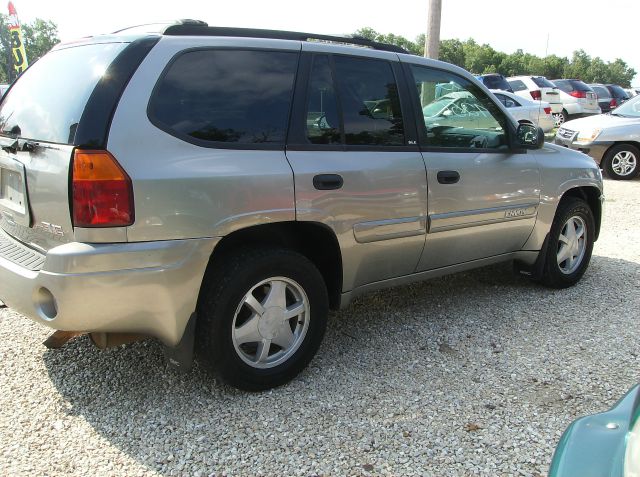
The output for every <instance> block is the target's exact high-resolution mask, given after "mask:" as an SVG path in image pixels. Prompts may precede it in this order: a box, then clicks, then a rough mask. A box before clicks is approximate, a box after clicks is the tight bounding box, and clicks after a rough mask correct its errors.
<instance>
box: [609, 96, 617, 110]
mask: <svg viewBox="0 0 640 477" xmlns="http://www.w3.org/2000/svg"><path fill="white" fill-rule="evenodd" d="M609 106H610V107H612V108H617V107H618V101H617V100H616V98H612V99H611V101H609Z"/></svg>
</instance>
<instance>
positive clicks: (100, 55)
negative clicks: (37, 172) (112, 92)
mask: <svg viewBox="0 0 640 477" xmlns="http://www.w3.org/2000/svg"><path fill="white" fill-rule="evenodd" d="M127 45H128V43H108V44H104V43H102V44H92V45H83V46H76V47H72V48H65V49H60V50H55V51H52V52H50V53H49V54H47V55H45V56H44V57H42V58H41V59H39V60H38V61H37V62H36V63H34V64H33V65H31V67H30V68H29V69H27V71H25V72H24V73H23V74H22V76H20V78H18V80H17V81H16V83H15V84H14V86H13V88H11V90H9V92H8V93H7V95H6V96H5V97H4V98H3V100H2V104H1V105H0V134H3V135H7V136H12V137H14V136H19V137H22V138H26V139H34V140H38V141H44V142H53V143H59V144H73V140H74V137H75V132H76V129H77V127H78V122H79V121H80V117H81V116H82V112H83V111H84V108H85V106H86V103H87V100H88V99H89V96H90V95H91V92H92V91H93V90H94V88H95V86H96V84H97V83H98V81H99V80H100V78H102V75H103V74H104V72H105V71H106V70H107V68H108V67H109V65H110V64H111V63H112V62H113V60H114V59H115V57H116V56H117V55H118V53H120V52H121V51H122V50H123V49H124V48H126V47H127Z"/></svg>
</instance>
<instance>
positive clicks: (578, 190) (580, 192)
mask: <svg viewBox="0 0 640 477" xmlns="http://www.w3.org/2000/svg"><path fill="white" fill-rule="evenodd" d="M600 195H601V192H600V190H599V189H598V188H597V187H590V186H585V187H575V188H573V189H569V190H568V191H566V192H565V193H564V195H563V196H562V198H563V199H564V198H565V197H577V198H578V199H582V200H584V201H585V202H586V203H587V204H588V205H589V208H590V209H591V212H593V217H594V220H595V222H596V230H595V239H596V240H598V236H599V235H600V224H601V223H602V203H601V202H600Z"/></svg>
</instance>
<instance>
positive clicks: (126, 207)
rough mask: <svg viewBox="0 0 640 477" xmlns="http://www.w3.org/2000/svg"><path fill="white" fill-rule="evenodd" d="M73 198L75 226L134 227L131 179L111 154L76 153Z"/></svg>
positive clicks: (73, 167) (72, 177)
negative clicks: (132, 225)
mask: <svg viewBox="0 0 640 477" xmlns="http://www.w3.org/2000/svg"><path fill="white" fill-rule="evenodd" d="M71 195H72V204H73V205H72V208H73V209H72V216H73V225H74V227H123V226H127V225H131V224H133V221H134V207H133V187H132V185H131V179H130V178H129V176H128V175H127V173H126V172H125V171H124V169H122V167H121V166H120V164H118V161H116V159H115V157H113V156H112V155H111V154H110V153H109V152H107V151H83V150H79V149H76V150H75V151H74V154H73V163H72V176H71Z"/></svg>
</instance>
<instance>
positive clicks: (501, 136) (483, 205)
mask: <svg viewBox="0 0 640 477" xmlns="http://www.w3.org/2000/svg"><path fill="white" fill-rule="evenodd" d="M403 61H404V60H403ZM404 68H405V72H406V76H407V78H409V80H410V82H411V83H412V84H411V85H410V86H411V87H410V90H411V92H412V94H413V105H414V109H415V110H416V111H421V110H422V108H423V107H425V103H427V104H428V102H429V101H430V100H431V98H433V93H431V91H433V90H434V89H435V87H436V85H438V84H442V83H445V82H448V83H451V84H454V85H455V86H456V88H459V89H460V90H463V91H467V92H468V93H470V97H471V98H473V101H475V102H477V103H478V105H479V106H480V107H482V108H483V109H485V110H486V111H487V113H488V115H489V117H486V118H485V119H484V120H483V121H482V124H480V125H479V126H477V127H468V126H467V125H461V126H460V127H456V126H455V125H453V124H451V125H450V126H448V127H445V128H442V127H431V126H428V125H425V123H424V121H423V117H422V115H420V114H418V115H417V123H418V126H417V127H418V136H419V142H420V146H421V149H422V155H423V157H424V160H425V164H426V168H427V182H428V188H429V197H428V209H427V214H428V219H429V220H428V233H427V239H426V243H425V248H424V251H423V253H422V256H421V259H420V262H419V265H418V268H417V270H418V271H422V270H431V269H435V268H440V267H445V266H449V265H455V264H459V263H464V262H469V261H472V260H478V259H483V258H488V257H493V256H498V255H502V254H506V253H509V252H514V251H516V250H520V249H521V248H522V246H523V245H524V243H525V242H526V240H527V238H528V236H529V234H530V233H531V231H532V230H533V226H534V224H535V220H536V215H537V211H538V205H539V202H540V175H539V170H538V164H537V162H536V158H535V154H533V153H531V152H529V153H525V152H524V151H516V150H514V149H512V148H510V147H509V144H510V141H509V136H508V135H509V134H512V130H513V128H514V126H513V125H512V124H510V123H509V121H511V120H510V119H508V118H507V117H506V115H505V114H504V112H503V111H502V110H501V109H500V108H499V107H498V106H497V105H496V103H494V101H493V100H492V99H490V98H489V96H488V95H487V94H486V93H485V92H484V91H483V90H482V89H481V88H480V87H478V86H477V85H476V84H475V83H474V82H472V81H471V80H470V79H468V78H466V77H464V76H462V75H459V74H457V73H453V72H450V71H446V70H440V69H437V68H434V67H433V66H430V65H427V64H425V65H420V64H415V63H411V64H410V63H406V64H405V65H404Z"/></svg>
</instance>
